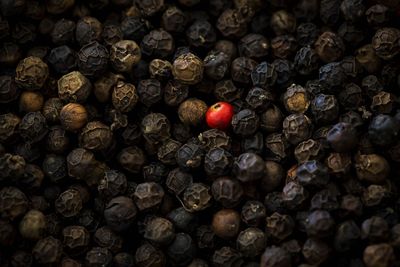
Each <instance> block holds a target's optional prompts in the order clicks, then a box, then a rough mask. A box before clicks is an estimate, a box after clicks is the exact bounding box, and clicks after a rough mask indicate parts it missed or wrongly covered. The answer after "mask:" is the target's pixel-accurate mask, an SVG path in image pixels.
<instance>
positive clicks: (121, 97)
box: [112, 81, 139, 112]
mask: <svg viewBox="0 0 400 267" xmlns="http://www.w3.org/2000/svg"><path fill="white" fill-rule="evenodd" d="M138 101H139V96H138V94H137V91H136V87H135V86H134V85H133V84H131V83H125V82H123V81H118V82H117V84H116V85H115V87H114V90H113V92H112V103H113V105H114V107H115V108H116V109H118V110H120V111H121V112H129V111H131V110H132V109H133V108H134V107H135V106H136V103H137V102H138Z"/></svg>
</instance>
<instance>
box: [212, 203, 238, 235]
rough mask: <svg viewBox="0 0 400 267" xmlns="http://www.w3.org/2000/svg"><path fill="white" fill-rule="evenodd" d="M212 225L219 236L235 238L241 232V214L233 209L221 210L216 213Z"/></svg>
mask: <svg viewBox="0 0 400 267" xmlns="http://www.w3.org/2000/svg"><path fill="white" fill-rule="evenodd" d="M211 227H212V229H213V231H214V233H215V234H216V235H217V236H218V237H221V238H224V239H230V238H233V237H235V236H236V235H237V234H238V233H239V229H240V214H239V213H238V212H237V211H235V210H231V209H223V210H220V211H218V212H216V213H214V215H213V219H212V223H211Z"/></svg>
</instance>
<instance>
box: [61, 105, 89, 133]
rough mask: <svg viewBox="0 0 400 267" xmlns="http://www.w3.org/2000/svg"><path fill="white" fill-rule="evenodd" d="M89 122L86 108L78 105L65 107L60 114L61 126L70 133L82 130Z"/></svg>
mask: <svg viewBox="0 0 400 267" xmlns="http://www.w3.org/2000/svg"><path fill="white" fill-rule="evenodd" d="M87 120H88V114H87V111H86V109H85V107H84V106H82V105H80V104H77V103H69V104H67V105H65V106H64V107H63V108H62V109H61V112H60V121H61V125H62V126H63V127H64V128H65V129H66V130H68V131H77V130H79V129H81V128H82V127H83V126H84V125H85V124H86V122H87Z"/></svg>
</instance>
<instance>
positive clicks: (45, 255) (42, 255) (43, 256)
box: [32, 236, 63, 265]
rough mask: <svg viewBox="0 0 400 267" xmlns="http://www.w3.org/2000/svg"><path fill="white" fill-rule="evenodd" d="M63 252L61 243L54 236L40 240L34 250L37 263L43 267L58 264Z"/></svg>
mask: <svg viewBox="0 0 400 267" xmlns="http://www.w3.org/2000/svg"><path fill="white" fill-rule="evenodd" d="M62 252H63V246H62V243H61V241H60V240H58V239H56V238H54V237H52V236H49V237H45V238H43V239H40V240H39V241H38V242H37V243H36V245H35V246H34V247H33V250H32V254H33V257H34V258H35V260H36V262H37V263H39V264H43V265H46V264H47V265H51V264H56V263H58V262H59V261H60V259H61V255H62Z"/></svg>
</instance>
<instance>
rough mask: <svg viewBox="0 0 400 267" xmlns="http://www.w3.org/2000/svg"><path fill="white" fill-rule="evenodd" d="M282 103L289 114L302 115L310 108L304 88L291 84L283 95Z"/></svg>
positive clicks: (308, 98)
mask: <svg viewBox="0 0 400 267" xmlns="http://www.w3.org/2000/svg"><path fill="white" fill-rule="evenodd" d="M283 103H284V105H285V108H286V110H287V111H289V112H291V113H304V112H306V111H307V109H308V107H309V106H310V97H309V94H308V92H307V90H306V89H304V87H302V86H301V85H296V84H292V85H291V86H290V87H289V88H288V89H287V90H286V92H285V93H284V95H283Z"/></svg>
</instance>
